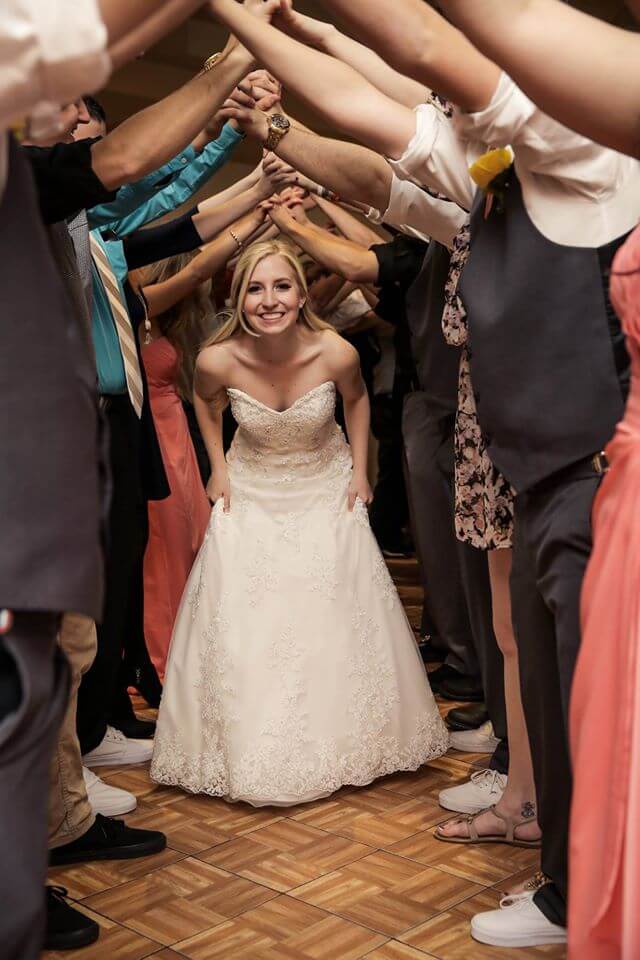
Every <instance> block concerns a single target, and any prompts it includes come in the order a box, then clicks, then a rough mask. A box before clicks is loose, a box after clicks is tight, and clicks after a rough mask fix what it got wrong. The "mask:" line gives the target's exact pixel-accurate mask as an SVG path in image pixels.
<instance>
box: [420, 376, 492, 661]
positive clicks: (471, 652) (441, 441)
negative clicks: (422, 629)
mask: <svg viewBox="0 0 640 960" xmlns="http://www.w3.org/2000/svg"><path fill="white" fill-rule="evenodd" d="M449 420H451V418H448V419H447V418H445V419H443V418H440V419H437V418H435V417H433V416H432V415H431V413H430V410H429V404H428V398H427V397H426V396H425V394H424V393H422V392H418V391H416V392H414V393H410V394H408V396H407V397H406V398H405V402H404V411H403V418H402V435H403V438H404V448H405V460H406V466H407V491H408V494H409V502H410V506H411V521H412V527H413V535H414V540H415V544H416V552H417V555H418V560H419V562H420V571H421V574H422V585H423V588H424V618H423V619H424V621H425V625H428V626H429V627H431V630H433V633H431V642H432V644H433V646H434V647H435V648H436V649H437V650H440V651H441V653H442V654H443V656H444V657H445V662H446V663H448V664H449V666H451V667H453V668H454V669H455V670H458V671H459V672H460V673H464V674H468V675H469V676H478V673H479V667H478V660H477V657H476V653H475V643H474V640H473V635H472V630H471V623H470V620H469V611H468V609H467V601H466V597H465V592H464V588H463V584H462V576H461V571H460V564H459V557H458V546H457V540H456V535H455V530H454V525H453V496H452V483H453V478H452V472H451V471H452V469H453V457H452V456H451V457H449V456H448V451H447V447H448V440H449V436H452V433H451V429H452V423H450V422H449ZM443 454H444V455H443ZM450 461H451V462H450ZM489 622H490V621H489ZM426 632H431V631H426Z"/></svg>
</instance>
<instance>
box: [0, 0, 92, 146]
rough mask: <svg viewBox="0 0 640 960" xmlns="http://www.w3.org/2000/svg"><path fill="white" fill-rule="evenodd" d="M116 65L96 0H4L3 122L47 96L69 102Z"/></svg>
mask: <svg viewBox="0 0 640 960" xmlns="http://www.w3.org/2000/svg"><path fill="white" fill-rule="evenodd" d="M110 71H111V60H110V58H109V54H108V53H107V30H106V28H105V25H104V23H103V22H102V19H101V17H100V12H99V9H98V5H97V2H96V0H4V2H3V4H2V13H1V15H0V126H1V127H2V128H5V127H6V126H7V125H8V124H9V123H10V122H11V121H12V120H13V119H16V118H18V117H20V116H22V115H24V114H26V113H29V112H30V111H31V110H32V109H33V108H34V107H35V106H36V105H37V104H39V103H41V102H43V101H50V102H54V103H68V102H70V101H72V100H75V99H76V98H77V97H79V96H81V95H82V94H83V93H89V92H91V91H94V90H97V89H99V88H100V87H101V86H103V85H104V83H105V82H106V80H107V79H108V77H109V73H110Z"/></svg>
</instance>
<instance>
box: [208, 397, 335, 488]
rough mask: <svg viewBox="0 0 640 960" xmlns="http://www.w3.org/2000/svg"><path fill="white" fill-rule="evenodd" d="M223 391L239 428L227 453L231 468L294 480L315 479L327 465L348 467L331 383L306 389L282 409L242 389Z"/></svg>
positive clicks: (278, 478) (279, 478)
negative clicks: (270, 405)
mask: <svg viewBox="0 0 640 960" xmlns="http://www.w3.org/2000/svg"><path fill="white" fill-rule="evenodd" d="M227 393H228V394H229V398H230V401H231V410H232V413H233V416H234V418H235V420H236V422H237V424H238V431H237V433H236V436H235V438H234V441H233V444H232V446H231V449H230V451H229V454H228V455H227V461H228V463H229V466H230V467H231V468H232V469H233V468H234V467H235V468H237V469H241V470H242V471H243V472H245V471H249V472H254V473H256V474H260V475H262V476H264V475H265V474H268V475H269V476H271V477H272V478H273V479H274V480H284V479H289V478H290V479H291V480H293V479H303V478H304V477H313V476H316V475H317V474H318V473H319V472H320V473H322V472H324V471H325V470H326V468H327V467H330V466H341V467H342V468H343V469H344V468H347V469H348V468H350V466H351V455H350V452H349V447H348V445H347V442H346V440H345V437H344V434H343V432H342V430H341V429H340V427H339V426H338V424H337V423H336V421H335V416H334V414H335V403H336V388H335V384H334V383H333V382H332V381H326V382H325V383H321V384H319V386H317V387H314V388H313V389H312V390H309V391H307V393H305V394H303V395H302V396H301V397H299V398H298V399H297V400H296V401H295V402H294V403H292V404H291V406H290V407H287V409H286V410H282V411H278V410H274V409H273V408H271V407H269V406H267V405H266V404H264V403H261V401H259V400H256V399H255V398H254V397H251V396H250V395H249V394H247V393H245V392H244V391H243V390H237V389H233V388H231V387H229V388H228V389H227Z"/></svg>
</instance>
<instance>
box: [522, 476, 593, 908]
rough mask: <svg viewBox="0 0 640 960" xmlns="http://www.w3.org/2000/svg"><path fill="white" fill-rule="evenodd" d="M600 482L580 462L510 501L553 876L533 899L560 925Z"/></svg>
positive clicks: (531, 718) (536, 765)
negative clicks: (576, 691) (575, 691)
mask: <svg viewBox="0 0 640 960" xmlns="http://www.w3.org/2000/svg"><path fill="white" fill-rule="evenodd" d="M599 483H600V477H599V476H596V475H595V474H594V470H593V466H592V465H591V463H589V462H585V463H582V464H580V465H577V466H576V467H575V468H573V469H572V470H567V471H563V473H562V474H561V475H557V476H556V477H553V478H550V479H549V480H546V481H544V482H543V483H542V484H539V485H538V486H537V487H536V488H535V490H533V491H530V492H528V493H525V494H521V495H520V496H518V497H516V507H515V542H514V551H513V569H512V574H511V602H512V608H513V625H514V630H515V633H516V639H517V642H518V651H519V657H520V682H521V686H522V700H523V705H524V712H525V717H526V721H527V729H528V731H529V740H530V742H531V754H532V758H533V771H534V777H535V783H536V793H537V799H538V821H539V823H540V827H541V829H542V870H543V872H544V873H545V874H547V876H548V877H550V878H551V881H552V883H551V884H548V885H547V886H545V887H543V888H542V889H541V890H540V891H538V893H537V894H536V897H535V902H536V904H537V905H538V907H539V908H540V909H541V910H542V912H543V913H544V914H545V916H546V917H548V918H549V920H551V921H552V922H554V923H560V924H563V925H564V924H565V923H566V900H567V869H568V865H567V861H568V834H569V808H570V802H571V768H570V764H569V749H568V737H567V731H568V710H569V696H570V692H571V682H572V679H573V672H574V668H575V663H576V657H577V655H578V649H579V647H580V591H581V587H582V580H583V577H584V572H585V569H586V566H587V561H588V560H589V555H590V553H591V508H592V504H593V499H594V497H595V494H596V491H597V489H598V485H599Z"/></svg>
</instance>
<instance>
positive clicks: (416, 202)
mask: <svg viewBox="0 0 640 960" xmlns="http://www.w3.org/2000/svg"><path fill="white" fill-rule="evenodd" d="M369 218H370V219H371V220H373V221H374V222H376V223H381V224H384V223H388V224H389V225H390V226H392V227H395V228H396V229H397V230H400V232H401V233H406V234H408V235H409V236H411V237H417V238H418V239H419V240H424V241H425V242H426V243H428V242H429V240H430V239H433V240H437V241H438V243H442V244H443V245H444V246H445V247H449V248H451V246H452V244H453V240H454V238H455V236H456V234H457V233H458V232H459V230H460V228H461V227H462V225H463V224H464V222H465V220H466V219H467V214H466V212H465V211H464V210H462V209H461V208H460V207H459V206H458V204H457V203H453V202H449V201H448V200H441V199H439V198H438V197H433V196H431V194H430V193H427V191H426V190H423V188H422V187H419V186H416V184H415V183H412V181H411V180H401V179H400V178H399V177H397V176H396V175H395V173H394V174H393V179H392V181H391V191H390V194H389V206H388V207H387V209H386V210H385V211H384V213H378V212H377V211H372V212H371V213H370V214H369Z"/></svg>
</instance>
